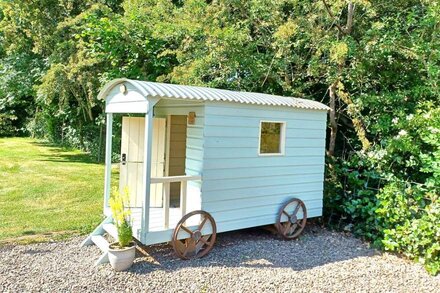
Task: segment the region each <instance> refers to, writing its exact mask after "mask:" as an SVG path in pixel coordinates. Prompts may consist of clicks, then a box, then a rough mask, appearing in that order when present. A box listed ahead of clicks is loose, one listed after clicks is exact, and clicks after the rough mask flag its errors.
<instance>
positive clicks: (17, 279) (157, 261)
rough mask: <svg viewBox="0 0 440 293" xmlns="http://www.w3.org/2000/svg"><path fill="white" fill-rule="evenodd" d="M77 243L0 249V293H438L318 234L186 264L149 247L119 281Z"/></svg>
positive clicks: (402, 265) (259, 239)
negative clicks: (144, 254) (42, 292)
mask: <svg viewBox="0 0 440 293" xmlns="http://www.w3.org/2000/svg"><path fill="white" fill-rule="evenodd" d="M81 240H82V238H75V239H72V240H69V241H66V242H56V243H44V244H33V245H27V246H16V247H3V248H0V292H5V291H6V292H25V291H45V292H49V291H50V292H54V291H63V292H66V291H70V292H86V291H87V292H90V291H98V292H115V291H119V292H134V291H137V292H139V291H151V292H176V291H180V292H188V291H190V292H231V291H233V292H260V291H270V292H281V291H287V292H291V291H294V292H353V291H357V292H440V276H437V277H432V276H429V275H428V274H427V273H426V272H425V271H424V269H423V268H422V267H421V266H420V265H418V264H414V263H411V262H409V261H407V260H404V259H401V258H399V257H397V256H393V255H389V254H380V253H378V252H376V251H375V250H372V249H369V248H368V247H367V246H366V245H365V244H363V243H362V242H361V241H360V240H358V239H356V238H353V237H349V236H345V235H344V234H341V233H334V232H329V231H327V230H324V229H321V228H318V227H308V228H307V229H306V231H305V233H304V235H303V237H301V239H300V240H298V241H283V240H280V239H278V238H277V237H276V236H274V235H271V234H270V233H268V232H266V231H264V230H261V229H251V230H244V231H239V232H232V233H224V234H220V235H218V240H217V243H216V246H215V247H214V250H213V251H212V252H211V253H210V254H209V255H207V256H206V257H205V258H203V259H199V260H192V261H182V260H178V259H176V257H175V256H174V255H173V251H172V249H171V248H170V246H167V245H156V246H150V247H149V248H148V252H149V254H150V256H148V257H138V258H137V259H136V262H135V264H134V266H133V267H132V268H131V269H130V271H128V272H122V273H115V272H113V271H112V269H111V267H110V265H108V264H106V265H102V266H100V267H93V262H94V261H95V260H96V259H97V258H98V256H99V255H100V252H99V250H98V248H97V247H96V246H89V247H86V248H79V243H80V242H81Z"/></svg>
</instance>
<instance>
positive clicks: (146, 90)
mask: <svg viewBox="0 0 440 293" xmlns="http://www.w3.org/2000/svg"><path fill="white" fill-rule="evenodd" d="M121 83H129V84H131V85H132V86H134V87H135V88H136V89H137V90H139V91H140V93H141V94H143V95H144V96H145V97H146V98H148V97H158V98H170V99H186V100H198V101H219V102H235V103H241V104H254V105H267V106H287V107H294V108H301V109H313V110H325V111H327V110H329V109H330V108H329V107H327V106H326V105H324V104H322V103H319V102H316V101H312V100H306V99H300V98H292V97H284V96H275V95H269V94H262V93H252V92H236V91H230V90H223V89H215V88H208V87H199V86H186V85H177V84H168V83H159V82H150V81H139V80H130V79H125V78H120V79H114V80H112V81H110V82H108V83H107V84H106V85H105V86H104V87H103V88H102V90H101V91H100V93H99V94H98V99H105V98H106V96H107V94H108V93H109V92H110V91H111V90H112V89H113V88H114V87H115V86H117V85H119V84H121Z"/></svg>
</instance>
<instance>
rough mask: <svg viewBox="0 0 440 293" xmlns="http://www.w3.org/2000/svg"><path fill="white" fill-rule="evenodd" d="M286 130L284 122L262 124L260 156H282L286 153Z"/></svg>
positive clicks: (263, 122) (264, 122)
mask: <svg viewBox="0 0 440 293" xmlns="http://www.w3.org/2000/svg"><path fill="white" fill-rule="evenodd" d="M284 128H285V123H284V122H266V121H262V122H261V125H260V155H265V154H266V155H282V154H283V153H284Z"/></svg>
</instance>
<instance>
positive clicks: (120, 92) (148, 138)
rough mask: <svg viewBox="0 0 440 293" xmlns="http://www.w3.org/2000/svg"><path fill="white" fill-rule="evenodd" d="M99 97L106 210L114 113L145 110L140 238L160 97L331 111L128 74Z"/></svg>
mask: <svg viewBox="0 0 440 293" xmlns="http://www.w3.org/2000/svg"><path fill="white" fill-rule="evenodd" d="M98 99H101V100H105V101H106V106H105V112H106V113H107V117H106V154H105V163H106V166H105V187H104V213H105V214H106V215H110V210H109V205H108V203H109V198H110V186H111V184H110V180H111V163H112V162H111V154H112V149H111V146H112V130H113V129H112V124H113V114H116V113H119V114H122V113H137V114H145V137H144V139H145V140H144V149H143V152H144V156H143V158H144V162H143V168H142V169H143V170H142V172H143V193H144V195H143V199H144V201H143V202H144V206H143V211H142V223H141V224H142V229H141V231H142V234H141V235H140V237H141V241H144V240H145V239H146V234H147V233H148V227H149V214H148V212H149V208H148V207H146V206H145V205H146V204H145V203H149V202H150V188H148V187H149V186H150V184H151V146H152V125H153V111H152V110H153V107H154V105H155V104H156V103H157V102H158V101H159V100H160V99H177V100H179V99H184V100H192V101H201V102H203V101H206V102H231V103H241V104H252V105H261V106H268V107H269V106H271V107H274V106H280V107H293V108H299V109H308V110H318V111H328V110H329V107H327V106H326V105H324V104H321V103H319V102H316V101H311V100H306V99H300V98H292V97H283V96H275V95H268V94H262V93H252V92H236V91H229V90H222V89H214V88H207V87H197V86H184V85H175V84H166V83H157V82H148V81H139V80H130V79H125V78H120V79H115V80H112V81H110V82H108V83H107V84H106V85H105V86H104V87H103V88H102V90H101V91H100V93H99V94H98Z"/></svg>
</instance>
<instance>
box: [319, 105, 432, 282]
mask: <svg viewBox="0 0 440 293" xmlns="http://www.w3.org/2000/svg"><path fill="white" fill-rule="evenodd" d="M385 129H386V131H387V132H391V133H387V136H386V137H387V138H386V139H383V140H382V143H381V145H377V146H376V147H375V148H374V149H372V150H370V151H368V152H365V153H362V152H358V153H357V154H356V155H352V156H351V157H349V158H346V159H345V160H342V159H340V160H336V161H332V162H329V165H330V166H331V168H329V170H330V171H328V172H329V173H330V174H332V175H333V177H332V176H327V177H328V182H327V186H328V187H329V188H326V196H325V203H326V212H327V218H330V221H331V222H332V223H333V224H335V223H336V224H338V225H340V226H341V225H343V226H345V227H346V229H347V230H348V229H349V230H351V231H353V232H354V233H355V234H357V235H360V236H363V237H365V238H366V239H369V240H371V241H373V243H374V244H375V245H376V246H379V247H383V248H384V249H385V250H389V251H394V252H398V253H402V254H403V255H405V256H407V257H409V258H412V259H416V260H418V261H420V262H421V263H423V264H424V265H425V267H426V269H427V270H428V271H429V272H430V273H432V274H437V273H439V272H440V225H439V223H440V197H439V195H440V189H439V187H440V168H439V166H440V108H438V107H436V106H435V104H433V103H430V102H428V103H424V104H421V105H420V106H418V107H417V108H416V110H415V112H414V113H413V114H404V113H402V114H401V115H400V116H397V117H394V118H392V119H390V122H389V124H388V127H385V126H384V130H385ZM393 132H394V134H393ZM341 178H342V180H341V181H339V182H338V180H339V179H341ZM330 187H331V188H330ZM334 194H337V196H333V195H334ZM334 215H340V216H341V217H340V218H339V219H341V222H339V223H337V222H336V221H335V220H332V219H331V217H334ZM334 218H336V217H334Z"/></svg>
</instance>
